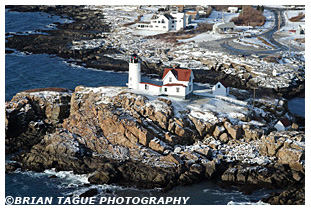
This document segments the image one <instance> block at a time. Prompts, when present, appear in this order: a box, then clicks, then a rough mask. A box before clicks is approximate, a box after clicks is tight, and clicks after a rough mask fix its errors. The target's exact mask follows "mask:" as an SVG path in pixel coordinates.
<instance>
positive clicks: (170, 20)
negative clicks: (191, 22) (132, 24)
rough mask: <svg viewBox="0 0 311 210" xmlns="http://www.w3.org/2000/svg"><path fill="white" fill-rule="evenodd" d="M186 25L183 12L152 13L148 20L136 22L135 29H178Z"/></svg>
mask: <svg viewBox="0 0 311 210" xmlns="http://www.w3.org/2000/svg"><path fill="white" fill-rule="evenodd" d="M184 27H186V15H185V13H183V12H172V13H170V14H154V15H153V16H152V17H151V19H150V20H148V21H147V20H144V21H143V22H138V23H136V28H137V29H145V30H153V31H178V30H180V29H183V28H184Z"/></svg>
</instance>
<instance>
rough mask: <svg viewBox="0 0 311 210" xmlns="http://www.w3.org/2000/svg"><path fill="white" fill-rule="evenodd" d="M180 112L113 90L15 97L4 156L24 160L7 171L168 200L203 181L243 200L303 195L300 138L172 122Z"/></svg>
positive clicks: (163, 102)
mask: <svg viewBox="0 0 311 210" xmlns="http://www.w3.org/2000/svg"><path fill="white" fill-rule="evenodd" d="M53 90H57V92H53ZM59 91H61V92H59ZM26 98H27V100H25V99H26ZM196 100H197V99H193V102H195V101H196ZM57 101H58V102H57ZM176 103H177V102H176V101H174V100H173V99H166V98H158V97H156V96H150V95H148V98H147V97H146V96H144V95H141V94H136V93H133V92H131V91H130V90H128V89H127V88H117V87H97V88H91V87H83V86H78V87H76V89H75V91H74V92H72V93H71V92H70V91H67V90H64V89H55V88H54V89H39V90H29V91H23V92H20V93H18V94H16V96H15V97H14V98H13V99H12V101H10V102H7V103H6V154H12V153H14V152H15V151H18V150H21V151H23V152H22V153H17V154H16V153H15V156H14V157H13V159H12V160H15V161H17V162H15V163H13V162H12V163H8V164H7V165H6V172H7V173H9V172H10V171H11V172H12V171H15V170H16V169H21V170H31V171H35V172H43V171H44V170H46V169H52V168H55V170H57V171H73V173H75V174H92V175H91V176H90V177H89V178H88V181H89V182H90V184H111V183H116V184H118V185H121V186H135V187H137V188H142V189H152V188H162V190H163V191H164V192H166V191H169V190H170V189H172V188H173V187H176V186H185V185H192V184H194V183H198V182H200V181H203V180H211V181H217V182H219V183H221V186H223V187H228V186H236V187H238V189H239V190H240V191H242V192H244V193H252V191H254V190H256V189H262V188H268V189H269V188H271V189H278V190H279V189H284V188H283V187H284V186H285V183H286V186H287V187H286V189H284V190H291V189H292V188H293V187H294V188H297V189H302V187H303V186H304V164H303V160H304V132H303V131H295V130H289V131H284V132H276V131H270V132H269V129H268V130H265V129H264V130H262V129H260V128H251V127H249V125H248V126H246V125H244V126H240V125H237V124H232V123H231V122H230V120H229V119H223V120H222V121H220V120H221V119H222V118H221V117H220V116H219V117H217V121H218V122H214V123H215V124H213V123H212V121H202V119H200V118H197V117H198V116H197V115H195V116H196V117H194V115H193V114H192V113H194V110H192V111H190V113H189V112H188V113H187V112H184V111H183V110H180V111H179V112H180V113H183V114H182V115H181V116H180V117H177V116H176V115H175V114H174V113H173V112H172V110H174V109H176V108H177V107H176ZM178 103H180V102H178ZM185 103H189V102H185ZM36 104H43V106H40V107H38V106H36ZM159 106H161V107H162V108H161V111H159V110H157V109H156V108H155V107H159ZM33 110H36V112H34V111H33ZM279 110H280V109H279ZM201 112H202V111H201ZM205 112H207V111H204V113H205ZM199 113H200V112H199ZM90 119H92V120H90ZM96 119H97V120H96ZM147 119H150V120H149V121H148V120H147ZM241 121H243V120H241ZM82 127H83V128H82ZM221 128H223V129H221ZM122 130H123V131H122ZM155 130H156V131H157V132H155ZM115 132H118V135H116V138H115V137H114V133H115ZM34 137H35V138H34ZM92 139H93V140H92ZM289 141H291V142H292V143H290V144H289ZM142 154H143V156H142ZM297 155H298V156H297ZM284 195H287V194H286V193H284ZM284 195H279V194H275V195H274V196H279V197H280V196H281V197H282V196H284ZM297 196H300V194H299V195H297ZM267 199H268V198H267ZM275 199H276V198H274V199H272V198H270V199H269V200H271V203H273V202H275ZM287 199H288V200H291V201H289V202H298V200H299V202H302V200H301V197H297V199H298V200H297V201H293V199H296V198H287ZM269 202H270V201H269Z"/></svg>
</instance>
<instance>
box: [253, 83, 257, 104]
mask: <svg viewBox="0 0 311 210" xmlns="http://www.w3.org/2000/svg"><path fill="white" fill-rule="evenodd" d="M253 89H254V98H253V109H254V107H255V96H256V90H257V89H258V88H256V87H253Z"/></svg>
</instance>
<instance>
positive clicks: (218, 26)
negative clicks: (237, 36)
mask: <svg viewBox="0 0 311 210" xmlns="http://www.w3.org/2000/svg"><path fill="white" fill-rule="evenodd" d="M235 28H236V26H235V24H234V23H233V22H226V23H224V22H222V23H215V24H214V25H213V32H214V33H218V34H219V33H225V32H232V31H234V30H235Z"/></svg>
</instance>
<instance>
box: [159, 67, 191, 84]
mask: <svg viewBox="0 0 311 210" xmlns="http://www.w3.org/2000/svg"><path fill="white" fill-rule="evenodd" d="M170 71H172V73H173V74H174V76H175V77H176V79H177V80H178V81H189V80H190V76H191V69H174V68H165V69H164V73H163V77H162V80H163V79H164V77H165V76H166V75H167V73H168V72H170Z"/></svg>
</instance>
